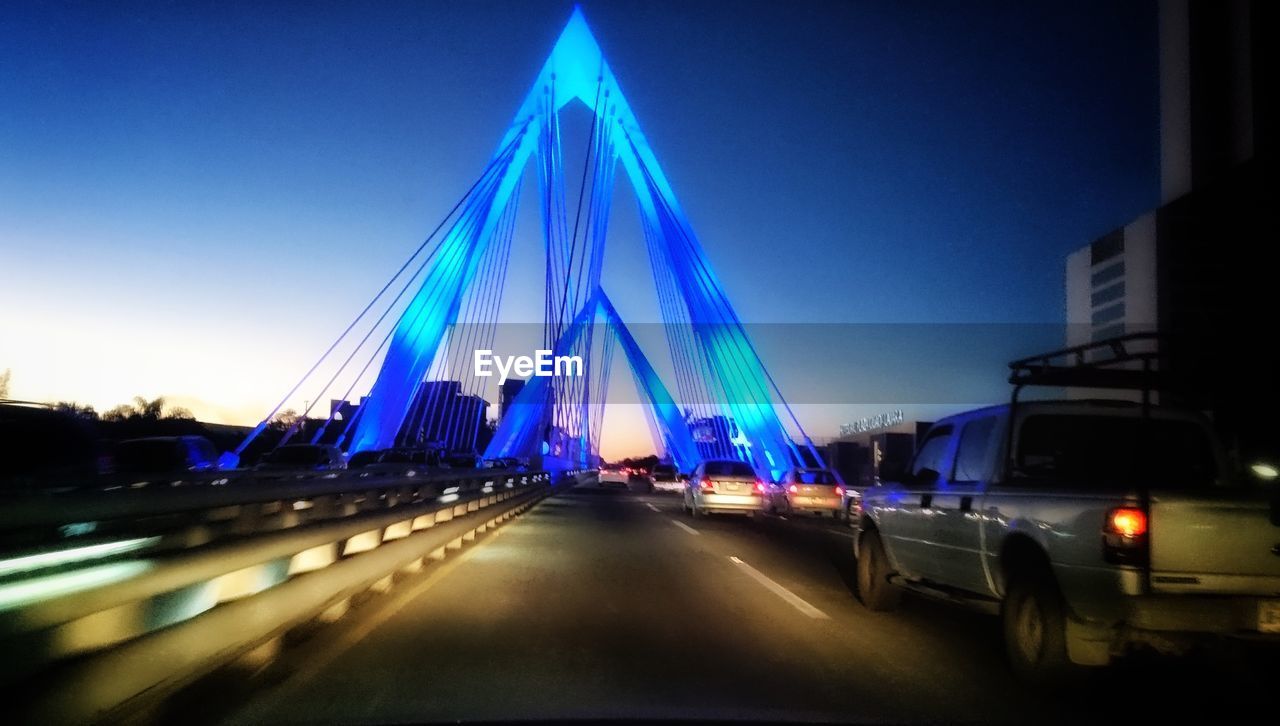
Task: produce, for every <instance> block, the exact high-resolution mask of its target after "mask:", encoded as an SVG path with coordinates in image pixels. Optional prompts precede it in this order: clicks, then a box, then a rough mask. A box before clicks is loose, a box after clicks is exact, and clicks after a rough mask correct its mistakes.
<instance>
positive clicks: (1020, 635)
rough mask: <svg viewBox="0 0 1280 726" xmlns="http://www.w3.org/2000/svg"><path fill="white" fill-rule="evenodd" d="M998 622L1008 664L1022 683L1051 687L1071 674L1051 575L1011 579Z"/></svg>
mask: <svg viewBox="0 0 1280 726" xmlns="http://www.w3.org/2000/svg"><path fill="white" fill-rule="evenodd" d="M1000 619H1001V621H1002V623H1003V628H1004V643H1005V651H1006V652H1007V653H1008V657H1009V664H1010V665H1011V666H1012V667H1013V671H1014V673H1015V674H1017V676H1018V677H1019V678H1020V679H1022V680H1023V681H1024V682H1026V683H1030V684H1032V685H1036V686H1041V687H1054V686H1061V685H1063V684H1064V683H1066V682H1067V681H1068V680H1069V679H1070V678H1071V677H1072V676H1073V675H1075V673H1076V672H1077V669H1076V667H1075V666H1073V665H1072V663H1071V660H1070V658H1069V657H1068V656H1067V608H1066V604H1065V603H1064V602H1063V600H1062V593H1061V592H1060V591H1059V590H1058V585H1057V583H1056V582H1054V580H1053V575H1052V574H1051V573H1048V572H1028V573H1023V574H1018V575H1015V576H1014V577H1012V578H1011V579H1010V582H1009V589H1008V592H1007V593H1006V594H1005V598H1004V602H1003V603H1002V604H1001V608H1000Z"/></svg>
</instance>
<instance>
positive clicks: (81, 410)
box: [53, 401, 98, 421]
mask: <svg viewBox="0 0 1280 726" xmlns="http://www.w3.org/2000/svg"><path fill="white" fill-rule="evenodd" d="M53 410H55V411H60V412H62V413H69V414H71V415H72V416H77V417H79V418H84V419H88V420H90V421H97V420H98V412H97V411H95V410H93V406H89V405H81V404H79V403H76V402H75V401H58V402H57V403H55V404H53Z"/></svg>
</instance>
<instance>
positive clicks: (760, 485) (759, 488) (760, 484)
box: [756, 479, 764, 494]
mask: <svg viewBox="0 0 1280 726" xmlns="http://www.w3.org/2000/svg"><path fill="white" fill-rule="evenodd" d="M756 491H757V492H758V493H760V494H764V482H762V481H760V480H759V479H756Z"/></svg>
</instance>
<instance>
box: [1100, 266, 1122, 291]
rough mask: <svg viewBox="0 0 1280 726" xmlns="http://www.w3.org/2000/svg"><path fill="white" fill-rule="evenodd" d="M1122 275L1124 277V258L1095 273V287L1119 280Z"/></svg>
mask: <svg viewBox="0 0 1280 726" xmlns="http://www.w3.org/2000/svg"><path fill="white" fill-rule="evenodd" d="M1121 277H1124V260H1120V261H1119V262H1117V263H1115V264H1114V265H1111V266H1110V267H1107V268H1106V269H1104V270H1099V271H1098V272H1095V273H1093V287H1095V288H1096V287H1098V286H1099V285H1105V284H1106V283H1108V282H1111V281H1112V280H1119V279H1120V278H1121Z"/></svg>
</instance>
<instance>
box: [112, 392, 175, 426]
mask: <svg viewBox="0 0 1280 726" xmlns="http://www.w3.org/2000/svg"><path fill="white" fill-rule="evenodd" d="M102 418H103V420H105V421H159V420H161V419H183V420H192V421H194V420H195V415H194V414H192V413H191V411H190V409H187V408H183V407H182V406H170V407H169V408H168V409H167V410H166V409H165V406H164V396H160V397H159V398H153V399H150V400H148V399H147V398H145V397H143V396H134V397H133V403H131V404H130V403H122V404H120V405H119V406H116V407H115V408H112V409H110V410H109V411H107V412H106V413H104V414H102Z"/></svg>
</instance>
